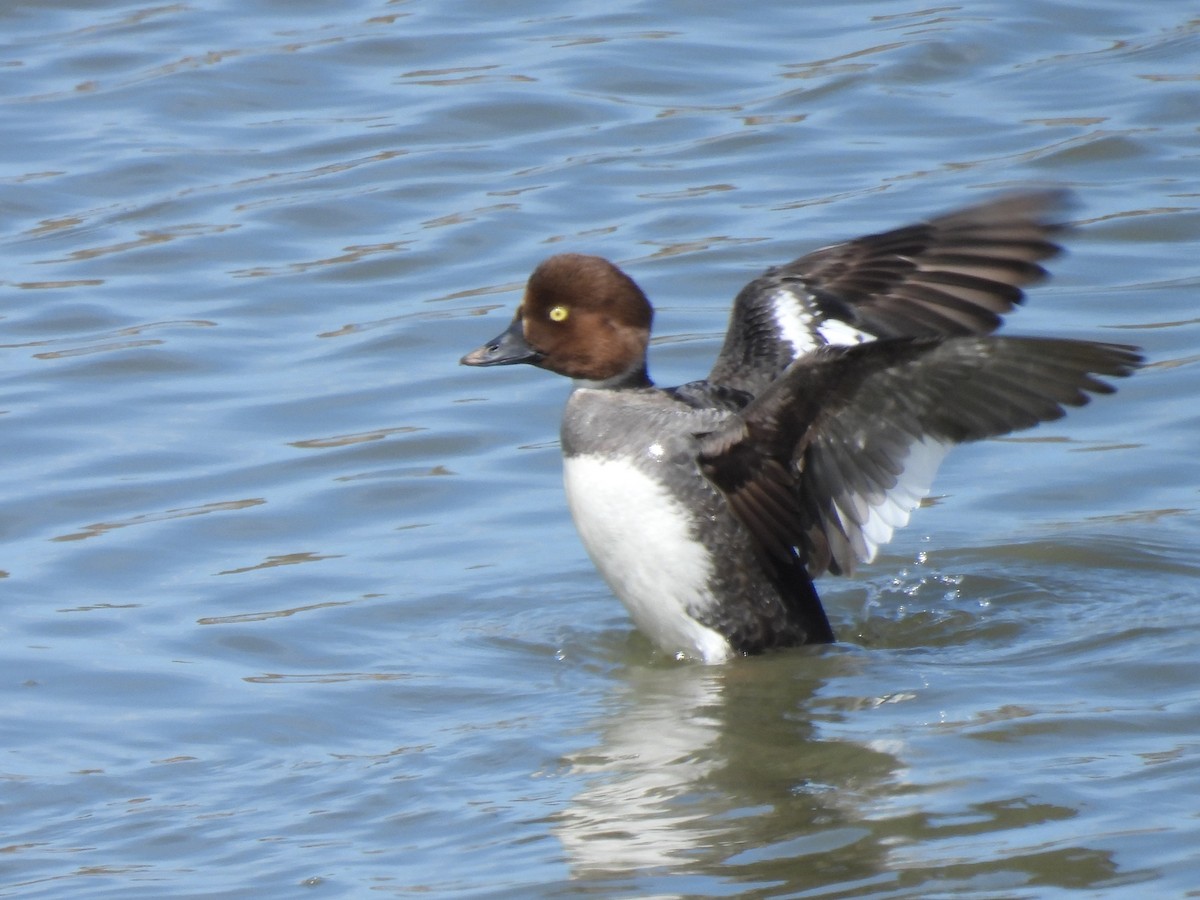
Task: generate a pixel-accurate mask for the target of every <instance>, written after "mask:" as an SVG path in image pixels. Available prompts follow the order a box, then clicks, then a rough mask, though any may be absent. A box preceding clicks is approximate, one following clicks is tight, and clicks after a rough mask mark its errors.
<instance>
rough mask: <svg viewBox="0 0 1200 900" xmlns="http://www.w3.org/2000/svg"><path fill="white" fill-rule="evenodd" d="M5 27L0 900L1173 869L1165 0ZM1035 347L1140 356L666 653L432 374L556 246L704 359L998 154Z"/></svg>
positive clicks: (681, 355) (500, 441)
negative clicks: (909, 513) (1024, 224)
mask: <svg viewBox="0 0 1200 900" xmlns="http://www.w3.org/2000/svg"><path fill="white" fill-rule="evenodd" d="M600 8H601V7H600V6H598V5H595V4H582V3H567V4H561V3H559V4H548V3H539V2H536V0H519V2H514V3H509V4H506V5H504V6H503V8H502V9H501V8H500V7H497V6H496V5H495V4H485V3H482V2H479V0H474V2H472V0H461V2H440V3H432V2H390V3H388V2H382V0H375V2H366V0H363V2H351V3H343V4H336V5H335V4H318V3H296V2H286V3H284V2H277V0H244V2H241V3H238V4H232V3H220V2H210V3H199V4H182V3H179V4H171V3H164V4H161V5H151V6H139V5H137V4H131V3H120V2H109V3H103V4H98V3H83V2H68V0H56V2H43V3H38V4H8V5H6V6H5V7H4V8H3V9H0V35H2V37H0V103H2V105H3V114H4V123H5V128H4V131H5V140H4V141H3V142H0V217H2V221H3V226H4V227H3V234H4V259H5V267H4V271H3V274H2V279H3V283H2V284H0V315H2V316H3V321H2V327H3V339H2V341H0V342H2V344H3V357H2V360H3V363H2V364H3V370H2V376H0V377H2V378H3V384H2V391H3V393H2V400H0V409H3V411H4V414H3V416H2V417H0V425H2V426H3V435H4V447H5V465H4V466H3V469H2V473H0V479H2V484H0V534H2V535H3V538H4V548H3V554H2V559H0V570H2V571H3V577H2V578H0V597H3V610H4V616H3V629H4V647H5V652H4V653H3V659H2V661H0V676H2V677H0V703H2V709H3V733H4V740H3V744H2V747H3V753H2V755H0V777H2V782H0V784H2V786H3V787H2V791H0V803H2V804H3V812H4V815H3V826H2V835H0V848H2V849H3V851H4V852H3V853H0V895H3V896H14V897H16V896H19V897H23V898H24V897H62V896H71V897H77V896H87V897H122V898H125V897H131V896H145V897H156V898H159V897H222V896H229V897H234V896H255V897H263V898H269V897H294V896H297V895H298V894H299V893H301V891H307V892H308V895H311V896H323V897H361V896H366V895H367V893H368V892H373V893H379V894H382V895H399V896H404V895H409V894H434V895H438V896H570V895H591V896H605V897H623V896H628V897H632V896H656V897H676V896H728V895H747V896H762V897H766V896H790V897H801V896H802V897H818V896H820V897H851V896H854V897H859V896H863V897H889V898H891V897H913V898H916V897H921V898H928V897H941V896H951V895H953V896H956V897H958V896H968V897H980V898H984V897H986V898H997V897H1058V896H1066V895H1074V894H1083V895H1086V896H1089V897H1095V896H1112V897H1118V896H1130V897H1143V896H1151V895H1152V896H1163V897H1165V896H1183V895H1185V894H1187V893H1189V892H1193V891H1195V890H1196V888H1197V884H1198V883H1200V872H1198V870H1197V866H1196V864H1195V862H1194V853H1195V851H1194V848H1195V847H1196V845H1197V843H1198V841H1200V824H1198V822H1197V816H1196V812H1195V802H1194V798H1195V796H1196V792H1197V789H1198V788H1200V763H1198V759H1200V754H1198V751H1200V739H1198V738H1197V735H1198V734H1200V697H1198V695H1197V693H1196V689H1195V671H1196V664H1197V653H1196V650H1195V644H1196V640H1195V635H1196V634H1197V629H1198V628H1200V604H1197V603H1196V589H1195V585H1196V584H1197V575H1200V566H1198V565H1197V562H1196V558H1195V548H1196V546H1197V543H1198V533H1197V532H1198V529H1197V516H1196V506H1197V490H1198V487H1200V477H1198V472H1197V464H1196V452H1195V435H1196V434H1197V425H1198V422H1200V415H1198V413H1197V411H1196V405H1195V397H1196V395H1197V389H1198V387H1200V383H1198V380H1197V379H1198V376H1197V367H1196V362H1197V360H1198V359H1200V356H1198V354H1197V351H1196V347H1197V346H1198V344H1200V341H1198V336H1200V326H1198V323H1200V317H1198V314H1197V308H1198V307H1197V302H1196V293H1197V288H1198V287H1200V277H1198V276H1197V270H1196V263H1195V253H1194V248H1195V246H1196V242H1197V239H1198V238H1200V212H1198V209H1200V203H1198V201H1197V197H1198V195H1197V193H1196V188H1195V173H1196V165H1197V147H1198V146H1200V145H1198V143H1197V131H1196V123H1197V121H1200V118H1198V115H1197V114H1198V112H1200V93H1198V92H1197V82H1198V80H1200V69H1198V68H1197V63H1196V60H1197V59H1198V58H1200V56H1198V54H1197V50H1198V49H1200V47H1198V44H1200V40H1198V32H1200V23H1198V21H1197V19H1196V18H1195V16H1194V11H1192V10H1189V9H1187V8H1186V7H1185V6H1184V5H1183V4H1177V3H1162V4H1153V5H1150V4H1141V5H1130V4H1127V3H1113V2H1108V3H1098V4H1089V5H1088V8H1087V9H1084V8H1082V7H1079V6H1077V5H1073V4H1059V3H1052V2H1044V0H1022V2H1020V3H1017V4H977V5H974V6H970V7H957V6H949V7H920V6H900V5H896V4H888V3H881V2H851V3H838V4H799V5H798V4H793V3H784V2H768V3H765V4H759V5H757V6H755V7H754V8H753V10H751V9H750V8H747V9H745V10H740V9H739V10H734V9H733V8H731V7H729V6H728V5H717V4H684V3H669V2H660V3H646V2H642V3H638V2H627V3H617V4H607V5H605V6H604V11H603V12H601V11H599V10H600ZM1042 183H1055V184H1066V185H1069V186H1072V187H1074V188H1075V189H1076V190H1077V191H1078V193H1079V195H1080V197H1081V207H1080V209H1079V211H1078V215H1077V218H1078V220H1079V221H1080V222H1081V223H1083V224H1084V225H1085V228H1084V229H1083V230H1082V232H1081V234H1080V235H1079V236H1078V237H1077V238H1076V239H1075V240H1074V241H1073V243H1072V249H1073V254H1072V255H1071V256H1069V257H1067V258H1065V259H1063V260H1061V261H1058V262H1057V263H1056V266H1055V271H1056V278H1055V280H1054V281H1053V282H1052V283H1051V284H1050V285H1048V286H1046V287H1044V288H1041V289H1039V290H1037V292H1036V293H1035V294H1034V296H1033V298H1032V299H1031V302H1030V305H1029V307H1028V309H1025V310H1022V311H1021V312H1019V313H1018V314H1017V315H1016V316H1015V317H1014V321H1013V325H1012V328H1013V330H1014V331H1018V332H1025V333H1035V334H1037V333H1053V334H1061V335H1073V336H1078V337H1093V338H1107V339H1116V340H1122V341H1129V342H1135V343H1138V344H1141V345H1143V346H1144V347H1145V348H1146V349H1147V352H1148V355H1149V358H1150V359H1151V361H1152V365H1151V366H1150V368H1149V369H1147V370H1146V371H1145V372H1144V373H1142V374H1140V375H1139V376H1138V377H1137V378H1135V379H1132V380H1130V381H1128V382H1126V383H1124V384H1122V386H1121V392H1120V393H1119V394H1118V395H1117V396H1116V397H1115V398H1104V399H1103V400H1102V401H1100V402H1097V403H1095V404H1093V405H1091V406H1089V407H1088V408H1086V409H1084V410H1080V411H1078V412H1076V413H1073V414H1072V415H1071V416H1070V417H1069V418H1068V419H1067V420H1065V421H1064V422H1062V423H1055V424H1052V425H1049V426H1046V427H1044V428H1042V429H1040V430H1038V431H1035V432H1031V433H1027V434H1023V435H1020V436H1017V437H1015V438H1013V439H1010V440H1003V441H993V442H987V443H985V444H982V445H979V446H976V447H972V448H969V449H966V450H963V451H960V452H958V453H957V454H954V455H952V456H951V458H950V460H949V461H948V463H947V465H946V466H945V467H944V469H943V471H942V474H941V477H940V479H939V481H938V482H937V485H936V488H935V489H936V491H937V497H936V499H935V502H934V503H933V504H932V505H931V506H930V508H928V509H925V510H923V511H921V512H920V513H919V514H918V516H917V517H916V518H915V521H914V523H913V525H912V526H910V528H909V529H907V530H906V531H904V532H903V533H902V534H901V535H900V536H899V537H898V539H897V540H896V541H895V542H894V543H893V544H892V545H890V547H889V548H888V549H887V552H885V553H884V554H883V555H882V556H881V558H880V559H879V560H878V561H877V562H876V564H875V565H873V566H871V567H868V568H867V569H865V570H864V571H863V572H862V573H861V574H860V575H859V576H858V577H857V578H855V579H853V580H838V579H825V580H823V581H822V583H821V589H822V593H823V595H824V597H825V598H826V602H827V605H828V608H829V612H830V617H831V619H832V620H833V624H834V627H835V629H836V630H837V631H838V633H839V636H840V637H841V638H842V641H841V643H839V644H838V645H835V646H833V647H831V648H825V649H819V650H800V651H796V652H792V653H784V654H778V655H773V656H769V657H765V658H759V659H754V660H747V661H743V662H739V663H736V664H732V665H728V666H724V667H717V668H713V667H703V666H690V665H677V664H674V663H672V662H671V661H670V660H666V659H663V658H661V657H660V656H659V655H657V654H656V653H655V652H654V651H653V650H652V649H651V648H650V647H649V645H648V644H646V642H645V641H644V640H643V639H642V638H640V637H639V636H638V635H636V634H635V633H634V632H633V631H632V630H631V628H630V626H629V623H628V621H627V619H626V618H625V616H624V614H623V612H622V610H621V608H620V606H619V604H618V603H617V602H616V601H615V600H614V599H613V598H612V597H611V596H610V595H608V593H607V591H606V590H605V588H604V587H603V585H602V584H601V582H600V581H599V579H598V578H597V576H596V575H595V573H594V572H593V571H592V569H591V567H590V565H589V563H588V562H587V560H586V558H585V556H584V554H583V552H582V550H581V549H580V547H579V545H578V542H577V540H576V538H575V536H574V533H573V531H572V529H571V526H570V522H569V520H568V518H567V515H566V512H565V508H564V505H563V501H562V496H561V487H560V484H559V462H558V451H557V446H556V444H555V435H556V429H557V421H558V415H559V411H560V409H561V404H562V401H563V398H564V396H565V390H566V385H565V384H564V383H562V382H561V380H560V379H556V378H553V377H551V376H549V375H546V374H545V373H540V372H536V371H533V370H522V371H515V370H491V371H487V372H479V371H474V370H466V369H462V368H460V367H458V366H457V364H456V361H457V359H458V357H459V356H460V355H461V354H462V353H463V352H465V351H466V350H468V349H470V348H471V347H473V346H475V345H477V344H478V343H479V342H481V341H482V340H483V339H485V338H487V337H490V336H491V335H492V334H494V333H495V332H496V331H498V330H499V329H500V327H501V326H502V325H503V323H504V322H505V321H506V320H507V318H508V316H509V315H510V312H511V309H512V307H513V305H514V303H515V302H516V300H517V299H518V296H519V293H518V292H519V286H520V284H521V282H522V281H523V279H524V276H525V275H526V273H527V272H528V270H529V269H530V268H531V267H532V265H533V264H535V263H536V261H538V260H539V259H541V258H542V257H544V256H546V255H548V254H549V253H551V252H554V251H557V250H567V249H572V250H581V251H589V252H597V253H602V254H604V255H607V256H610V257H612V258H614V259H617V260H619V261H621V262H622V263H623V264H625V265H626V266H627V267H628V269H629V270H630V272H631V273H632V274H633V275H634V276H635V277H636V278H638V279H639V280H640V281H641V283H642V284H643V286H644V287H645V288H646V289H647V291H648V292H649V293H650V295H651V296H652V297H653V298H654V299H655V301H656V304H657V306H658V308H659V316H658V321H657V324H658V329H659V331H658V334H659V338H658V340H657V341H656V345H655V347H654V348H653V357H652V368H653V371H654V373H655V374H656V376H657V377H658V378H659V379H660V381H662V382H664V383H675V382H678V381H681V380H686V379H688V378H692V377H695V376H697V375H698V374H700V373H702V372H704V371H706V370H707V367H708V365H709V363H710V361H711V358H712V355H713V354H714V353H715V351H716V347H717V346H718V342H719V338H720V335H721V333H722V331H723V328H724V320H725V315H726V311H727V306H728V301H729V298H731V297H732V296H733V294H734V293H735V291H736V290H737V288H738V287H739V286H740V285H741V284H742V283H744V282H745V281H746V280H747V279H748V278H749V277H751V276H752V275H753V274H754V273H755V272H756V271H757V270H759V269H761V268H762V267H764V266H766V265H768V264H771V263H774V262H779V261H782V260H785V259H789V258H791V257H792V256H794V255H796V254H798V253H799V252H801V251H803V250H805V249H809V248H811V247H813V246H815V245H818V244H820V243H824V242H828V241H830V240H834V239H837V238H841V237H848V236H853V235H855V234H858V233H862V232H863V231H866V230H872V229H877V228H882V227H887V226H892V225H898V224H902V223H905V222H908V221H910V220H911V219H913V218H915V217H920V216H923V215H925V214H928V213H931V212H936V211H940V210H943V209H947V208H951V207H954V206H956V205H959V204H961V203H964V202H966V201H968V200H971V199H974V198H975V197H978V196H981V195H983V194H985V193H987V192H988V191H990V190H993V189H997V188H1003V187H1007V186H1013V185H1023V184H1042Z"/></svg>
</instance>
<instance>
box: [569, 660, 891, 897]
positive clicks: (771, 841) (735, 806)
mask: <svg viewBox="0 0 1200 900" xmlns="http://www.w3.org/2000/svg"><path fill="white" fill-rule="evenodd" d="M860 652H861V651H856V650H855V649H853V648H849V649H847V648H845V647H838V648H826V649H823V650H815V651H807V650H800V651H794V652H788V653H781V654H777V655H774V656H768V657H760V658H757V659H753V660H746V661H745V664H734V665H731V666H723V667H715V666H699V665H675V664H664V665H660V666H636V665H631V666H630V667H629V669H628V670H627V671H626V672H624V673H623V674H624V676H625V679H624V685H623V688H622V689H621V692H620V694H619V695H618V696H617V697H616V698H614V701H613V708H612V711H611V713H609V714H608V715H607V716H605V718H604V719H603V721H601V722H600V723H598V732H599V737H600V741H599V743H598V744H597V745H596V746H595V747H594V748H592V749H590V750H588V751H585V752H583V753H579V754H576V755H574V756H573V757H572V758H571V759H569V760H568V762H569V764H570V765H571V767H572V769H573V771H574V773H575V774H576V775H579V776H583V778H584V780H585V781H586V783H587V787H586V788H585V789H584V790H583V791H582V792H580V793H579V794H578V795H577V796H576V797H575V798H574V800H573V802H572V803H571V804H570V806H569V807H568V808H567V809H565V810H564V811H563V812H562V813H561V814H560V815H559V816H558V821H557V823H556V827H555V831H556V833H557V836H558V838H559V840H560V841H561V842H562V845H563V847H564V849H565V850H566V853H567V855H568V857H569V861H570V864H571V866H572V870H573V873H574V874H575V875H576V877H578V878H584V879H588V880H594V879H601V880H606V879H621V880H625V879H628V878H631V877H632V878H637V879H639V880H640V879H651V880H653V879H655V878H661V877H664V876H670V875H679V874H682V873H684V872H691V873H694V874H700V873H705V874H707V875H709V876H712V875H717V876H719V877H721V878H723V879H733V880H734V881H735V882H737V883H739V884H743V885H745V886H749V884H751V883H753V882H763V881H764V880H766V881H770V882H771V883H773V884H775V885H776V886H778V885H779V883H780V881H783V882H785V883H794V884H795V885H796V886H799V885H800V884H801V883H802V884H804V885H807V886H810V887H811V886H812V885H813V884H814V883H825V882H838V883H844V882H845V881H846V880H847V879H848V878H850V879H854V878H865V877H870V876H871V875H872V874H874V873H878V872H879V871H881V869H882V868H883V864H884V860H885V856H886V850H885V848H884V847H883V846H881V845H880V842H879V841H878V840H876V839H875V838H874V837H873V834H872V832H871V830H870V829H869V828H867V827H864V825H863V824H862V812H861V810H860V808H859V807H860V806H861V805H862V803H863V801H864V799H865V798H870V797H873V796H875V795H877V794H879V793H880V792H887V791H888V790H890V788H889V785H891V784H893V783H894V782H895V781H896V773H897V772H898V770H899V769H900V768H901V766H900V763H899V762H898V761H897V759H896V758H895V757H894V756H893V755H892V754H891V753H888V752H884V751H881V750H879V749H876V748H874V747H868V746H865V745H863V744H859V743H853V742H848V741H842V740H825V739H822V738H821V737H820V735H819V731H820V729H819V728H818V727H817V726H816V725H814V722H816V721H818V720H819V719H820V718H825V719H828V718H830V717H831V716H833V717H836V716H839V715H841V713H840V712H839V711H838V710H837V708H836V706H837V704H836V702H834V703H826V702H823V700H822V698H821V691H822V688H823V687H824V685H825V684H826V683H827V681H828V679H829V678H831V677H833V676H835V675H837V674H839V673H842V674H846V673H847V672H848V671H850V670H852V669H853V668H854V667H856V666H857V665H858V663H857V659H856V658H857V656H858V655H859V653H860ZM846 845H854V852H853V854H838V855H837V856H838V858H839V860H842V861H844V860H845V859H847V858H850V857H852V858H853V859H854V860H855V867H856V868H857V871H856V872H850V871H847V869H846V866H845V865H844V864H843V863H839V864H837V865H831V864H830V863H829V860H830V856H829V853H830V851H831V850H834V849H836V848H838V847H841V846H846ZM801 876H802V878H803V880H802V881H800V880H797V879H800V878H801ZM647 888H649V885H648V884H643V885H641V886H640V889H643V890H644V889H647Z"/></svg>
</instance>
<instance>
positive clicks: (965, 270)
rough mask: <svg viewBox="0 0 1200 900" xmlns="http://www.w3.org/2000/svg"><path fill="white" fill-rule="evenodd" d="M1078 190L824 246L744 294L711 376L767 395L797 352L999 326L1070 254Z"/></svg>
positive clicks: (1003, 202)
mask: <svg viewBox="0 0 1200 900" xmlns="http://www.w3.org/2000/svg"><path fill="white" fill-rule="evenodd" d="M1068 202H1069V194H1068V193H1067V192H1065V191H1042V192H1036V193H1024V194H1013V195H1009V196H1004V197H1000V198H998V199H995V200H992V201H990V202H987V203H983V204H980V205H978V206H973V207H970V208H968V209H964V210H961V211H958V212H954V213H950V214H948V215H944V216H939V217H937V218H934V219H930V220H929V221H928V222H924V223H922V224H919V225H911V226H909V227H907V228H898V229H895V230H893V231H885V232H881V233H879V234H872V235H868V236H866V237H861V238H858V239H857V240H852V241H847V242H845V243H840V244H833V245H831V246H829V247H824V248H822V249H820V250H815V251H813V252H812V253H809V254H807V255H805V256H802V257H800V258H799V259H797V260H794V261H793V262H790V263H788V264H787V265H783V266H779V267H777V268H773V269H769V270H768V271H767V272H765V273H764V274H763V275H762V276H760V277H759V278H756V279H755V280H754V281H752V282H750V283H749V284H748V285H746V286H745V287H744V288H743V289H742V290H741V292H740V293H739V294H738V296H737V299H736V300H735V301H734V305H733V313H732V317H731V319H730V325H729V331H728V332H727V334H726V338H725V343H724V345H723V346H722V348H721V352H720V354H719V356H718V358H717V362H716V365H715V366H714V367H713V370H712V372H711V374H710V375H709V380H710V381H712V382H715V383H717V384H723V385H727V386H729V387H732V388H735V389H737V390H741V391H746V392H748V393H751V394H757V393H759V392H760V391H761V390H762V389H763V388H765V387H766V385H768V384H770V383H771V382H772V381H774V380H775V378H777V377H778V376H779V374H780V373H781V372H782V371H783V370H784V369H785V368H787V366H788V365H790V364H791V363H792V362H793V361H794V360H796V359H799V358H800V357H802V356H803V355H804V354H806V353H810V352H812V351H813V350H815V349H817V348H819V347H822V346H826V345H831V344H832V345H851V344H856V343H860V342H863V341H869V340H872V339H875V338H887V337H946V336H951V335H966V334H987V333H989V332H991V331H993V330H995V328H996V327H997V326H998V325H999V324H1000V319H1001V316H1003V315H1004V314H1005V313H1007V312H1009V311H1010V310H1012V308H1013V307H1014V306H1015V305H1016V304H1018V303H1020V302H1021V301H1022V300H1023V299H1024V294H1023V293H1022V290H1021V288H1022V287H1024V286H1026V285H1029V284H1032V283H1034V282H1036V281H1038V280H1040V279H1042V278H1044V277H1045V274H1046V272H1045V270H1044V269H1043V268H1042V267H1041V265H1040V264H1039V263H1041V262H1042V261H1043V260H1046V259H1049V258H1050V257H1052V256H1054V255H1056V254H1057V253H1059V252H1060V248H1059V246H1058V244H1056V243H1055V242H1054V240H1053V238H1054V237H1055V235H1057V234H1059V233H1061V232H1062V231H1063V230H1064V228H1065V226H1063V225H1061V224H1057V222H1058V220H1059V219H1060V218H1061V217H1062V216H1063V215H1064V214H1065V210H1066V207H1067V205H1068Z"/></svg>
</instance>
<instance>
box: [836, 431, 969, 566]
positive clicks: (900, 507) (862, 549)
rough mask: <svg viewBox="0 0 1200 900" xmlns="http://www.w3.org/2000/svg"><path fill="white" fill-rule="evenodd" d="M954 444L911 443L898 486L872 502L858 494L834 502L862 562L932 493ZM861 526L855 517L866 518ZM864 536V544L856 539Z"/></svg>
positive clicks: (927, 440)
mask: <svg viewBox="0 0 1200 900" xmlns="http://www.w3.org/2000/svg"><path fill="white" fill-rule="evenodd" d="M952 446H953V445H952V444H948V443H943V442H942V441H936V440H934V439H933V438H929V437H927V438H924V439H923V440H920V441H916V442H914V443H913V444H912V446H910V447H909V450H908V456H907V457H906V458H905V460H904V470H903V471H902V472H901V473H900V475H899V477H898V479H897V481H896V485H895V487H893V488H892V489H891V490H889V491H888V492H887V493H886V494H885V495H884V496H883V498H882V499H881V500H878V501H877V502H875V503H874V504H871V503H870V502H869V501H868V500H867V498H865V497H861V496H858V495H852V496H846V497H840V498H838V499H837V500H835V502H834V511H835V512H836V513H837V516H838V519H839V520H840V521H841V524H842V527H843V529H845V531H846V533H847V534H848V535H850V536H851V541H852V543H853V544H854V545H855V548H854V549H855V552H856V553H857V555H858V556H859V558H860V559H861V560H862V561H863V562H868V563H869V562H871V561H872V560H873V559H875V554H876V553H877V552H878V551H879V548H880V547H882V546H883V545H884V544H886V543H887V542H888V541H890V540H891V539H892V535H893V534H894V533H895V531H896V529H897V528H903V527H904V526H905V525H907V524H908V520H909V517H910V516H911V514H912V511H913V510H914V509H916V508H917V507H918V506H920V504H921V500H923V499H924V498H925V497H927V496H929V491H930V489H931V488H932V487H933V478H934V476H935V475H936V474H937V470H938V467H939V466H940V465H941V464H942V460H943V459H945V458H946V454H947V453H949V452H950V448H951V447H952ZM851 507H853V508H856V509H857V510H859V515H858V516H857V517H855V516H851V515H850V514H849V512H850V508H851ZM864 512H865V513H866V515H865V521H863V524H862V526H861V527H859V526H856V525H855V524H854V522H855V521H856V520H863V519H864V516H863V515H862V513H864ZM856 532H857V533H858V534H860V535H861V536H862V542H861V546H860V545H859V541H857V540H855V539H854V535H855V533H856Z"/></svg>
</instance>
